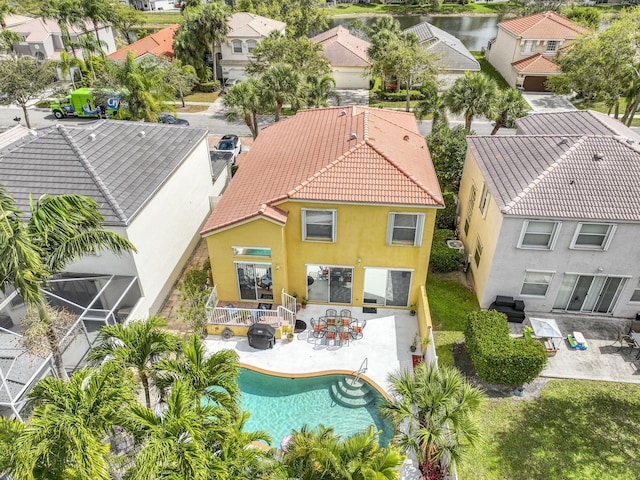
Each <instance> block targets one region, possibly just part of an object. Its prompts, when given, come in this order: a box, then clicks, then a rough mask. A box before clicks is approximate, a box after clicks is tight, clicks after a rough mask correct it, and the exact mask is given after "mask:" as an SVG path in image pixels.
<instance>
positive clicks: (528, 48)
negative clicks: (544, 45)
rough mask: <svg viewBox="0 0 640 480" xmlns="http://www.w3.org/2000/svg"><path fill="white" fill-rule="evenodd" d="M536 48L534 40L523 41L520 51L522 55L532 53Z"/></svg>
mask: <svg viewBox="0 0 640 480" xmlns="http://www.w3.org/2000/svg"><path fill="white" fill-rule="evenodd" d="M535 48H536V41H535V40H525V41H523V42H522V49H521V50H520V51H521V52H522V53H533V51H534V49H535Z"/></svg>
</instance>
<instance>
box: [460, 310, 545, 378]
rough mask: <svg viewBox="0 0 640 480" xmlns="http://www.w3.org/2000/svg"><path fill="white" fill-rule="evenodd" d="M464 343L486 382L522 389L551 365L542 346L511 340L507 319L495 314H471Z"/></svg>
mask: <svg viewBox="0 0 640 480" xmlns="http://www.w3.org/2000/svg"><path fill="white" fill-rule="evenodd" d="M464 339H465V348H466V350H467V353H468V354H469V357H471V361H472V362H473V366H474V367H475V369H476V373H477V374H478V377H480V378H481V379H482V380H484V381H485V382H491V383H500V384H502V385H509V386H511V387H518V386H520V385H524V384H525V383H529V382H531V381H533V380H534V379H535V378H536V377H537V376H538V375H539V374H540V372H541V371H542V369H543V368H544V366H545V365H546V364H547V354H546V352H545V350H544V346H543V345H542V343H540V342H538V341H536V340H526V339H524V338H511V337H510V336H509V327H508V326H507V319H506V316H505V315H504V314H503V313H500V312H496V311H495V310H488V311H481V312H471V313H469V315H468V316H467V324H466V327H465V330H464Z"/></svg>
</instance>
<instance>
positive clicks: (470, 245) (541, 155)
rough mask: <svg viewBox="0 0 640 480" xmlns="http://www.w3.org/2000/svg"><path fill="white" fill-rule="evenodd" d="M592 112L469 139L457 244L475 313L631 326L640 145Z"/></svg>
mask: <svg viewBox="0 0 640 480" xmlns="http://www.w3.org/2000/svg"><path fill="white" fill-rule="evenodd" d="M602 117H604V116H603V115H601V114H596V113H594V112H580V111H576V112H561V113H549V114H537V115H531V116H528V117H525V118H523V119H520V120H519V121H518V130H519V132H526V134H520V135H516V136H510V137H496V136H472V137H468V139H467V142H468V152H467V158H466V160H465V165H464V171H463V174H462V180H461V183H460V192H459V199H460V206H461V208H460V219H459V224H458V229H459V235H460V239H461V240H462V241H463V243H464V245H465V249H466V251H467V253H468V254H469V255H470V258H469V260H470V268H471V274H472V276H473V280H474V284H475V290H476V294H477V297H478V300H479V302H480V305H481V307H483V308H487V307H488V306H489V305H490V304H491V303H492V302H493V300H494V299H495V298H496V296H497V295H507V296H512V297H515V298H518V299H522V300H524V301H525V304H526V309H527V311H529V312H551V311H555V312H580V313H587V314H589V313H593V314H600V315H603V314H604V315H613V316H618V317H630V316H632V315H635V313H636V312H637V311H639V310H640V270H639V269H638V266H637V262H636V259H638V258H640V242H638V241H637V239H638V237H639V236H640V181H638V179H640V143H639V141H640V136H638V135H637V134H635V132H633V131H631V130H630V129H628V128H627V127H625V126H624V125H622V124H620V123H619V122H616V123H617V124H614V123H613V122H614V121H613V120H612V119H609V118H607V119H603V118H602Z"/></svg>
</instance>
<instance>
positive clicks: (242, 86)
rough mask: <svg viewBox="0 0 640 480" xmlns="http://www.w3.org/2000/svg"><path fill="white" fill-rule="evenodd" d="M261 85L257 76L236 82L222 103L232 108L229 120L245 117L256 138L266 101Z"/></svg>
mask: <svg viewBox="0 0 640 480" xmlns="http://www.w3.org/2000/svg"><path fill="white" fill-rule="evenodd" d="M260 91H261V85H260V82H259V81H258V80H257V79H255V78H248V79H247V80H245V81H244V82H240V83H236V84H235V85H234V86H233V87H231V89H229V91H228V92H227V94H226V95H225V96H224V97H223V98H222V104H223V105H224V106H225V108H227V109H230V111H229V112H228V113H227V120H228V121H230V122H231V121H234V120H236V119H237V118H238V117H242V118H243V119H244V123H246V124H247V127H249V130H251V135H252V136H253V138H254V140H255V138H256V137H257V136H258V133H259V131H260V130H259V126H258V114H260V113H262V112H263V111H264V101H263V99H262V97H261V95H260Z"/></svg>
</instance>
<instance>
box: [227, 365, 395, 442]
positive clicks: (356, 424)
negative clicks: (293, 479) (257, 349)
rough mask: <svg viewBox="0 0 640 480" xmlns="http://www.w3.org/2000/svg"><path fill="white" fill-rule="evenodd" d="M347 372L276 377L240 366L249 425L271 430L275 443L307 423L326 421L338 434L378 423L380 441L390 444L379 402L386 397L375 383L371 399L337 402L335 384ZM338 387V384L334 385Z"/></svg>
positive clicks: (243, 399) (248, 429) (370, 390)
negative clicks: (347, 403)
mask: <svg viewBox="0 0 640 480" xmlns="http://www.w3.org/2000/svg"><path fill="white" fill-rule="evenodd" d="M344 377H345V376H344V375H321V376H317V377H305V378H288V377H286V378H285V377H276V376H273V375H266V374H263V373H259V372H255V371H253V370H249V369H246V368H241V369H240V375H239V376H238V384H239V385H240V390H241V391H242V395H241V401H240V404H241V408H242V409H243V410H246V411H248V412H250V413H251V417H250V418H249V421H248V422H247V424H246V426H245V429H246V430H247V431H254V430H266V431H267V432H269V433H270V434H271V437H272V444H271V446H273V447H279V445H280V440H282V438H283V437H285V436H286V435H289V434H290V433H291V431H292V430H294V429H295V430H300V428H301V427H302V426H303V425H304V424H305V423H306V424H307V425H308V426H309V427H310V428H315V427H316V426H317V425H320V424H323V425H325V426H327V427H328V426H331V427H333V429H334V432H335V434H336V435H343V436H348V435H352V434H354V433H357V432H360V431H363V430H365V429H366V428H367V427H369V425H374V429H375V430H376V431H378V430H382V433H381V434H380V438H379V442H380V445H381V446H385V447H386V446H387V444H388V443H389V440H390V439H391V437H392V435H393V429H392V427H391V424H390V423H389V422H388V421H387V420H386V419H383V418H381V417H380V416H379V415H378V407H377V405H378V404H379V403H380V402H381V401H382V400H383V398H382V395H380V394H379V393H378V392H377V391H376V390H375V389H374V388H373V387H368V389H369V393H368V394H367V398H370V399H371V403H369V405H367V406H364V407H357V408H350V407H346V406H343V405H341V404H339V403H336V401H335V400H334V398H333V397H332V394H331V388H332V385H334V386H335V385H337V383H338V382H339V381H343V379H344ZM334 388H335V387H334Z"/></svg>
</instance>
